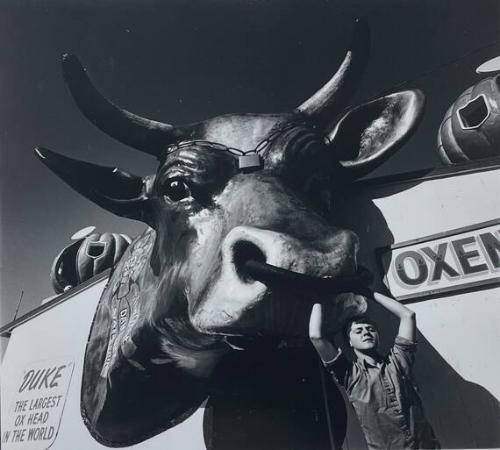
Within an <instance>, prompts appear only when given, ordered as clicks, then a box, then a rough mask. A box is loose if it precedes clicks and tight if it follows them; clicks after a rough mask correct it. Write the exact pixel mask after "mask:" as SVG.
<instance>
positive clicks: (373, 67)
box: [0, 0, 500, 325]
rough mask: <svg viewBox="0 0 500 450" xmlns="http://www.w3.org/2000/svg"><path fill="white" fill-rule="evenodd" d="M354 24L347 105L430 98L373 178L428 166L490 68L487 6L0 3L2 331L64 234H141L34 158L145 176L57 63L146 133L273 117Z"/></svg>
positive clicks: (292, 101)
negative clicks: (365, 43)
mask: <svg viewBox="0 0 500 450" xmlns="http://www.w3.org/2000/svg"><path fill="white" fill-rule="evenodd" d="M97 5H98V6H97ZM355 17H361V18H363V19H364V20H365V21H366V22H368V24H369V26H370V28H371V31H372V57H371V62H370V65H369V66H368V70H367V73H366V76H365V78H364V80H363V84H362V86H361V87H360V90H359V93H358V95H357V99H356V101H362V100H363V99H366V98H368V97H371V96H372V95H374V94H376V93H379V92H383V91H389V90H390V89H391V88H393V87H394V86H397V85H399V84H400V83H404V82H407V83H406V84H405V85H404V86H403V87H401V88H402V89H403V88H407V87H417V88H420V89H422V90H423V91H424V92H425V94H426V96H427V105H426V112H425V116H424V120H423V122H422V124H421V126H420V128H419V130H418V131H417V133H416V134H415V136H414V138H413V139H412V140H411V141H410V142H409V143H408V144H407V145H406V146H404V147H403V148H402V149H401V150H400V151H399V153H398V154H397V155H396V156H394V157H393V159H392V160H391V161H389V162H388V163H387V164H386V165H385V166H384V167H382V168H380V169H379V170H378V172H377V174H379V175H380V174H385V173H395V172H406V171H411V170H415V169H418V168H424V167H435V166H438V165H440V163H439V160H438V158H437V153H436V149H435V141H436V133H437V129H438V127H439V124H440V122H441V119H442V117H443V115H444V113H445V111H446V109H447V108H448V106H449V105H450V104H451V103H452V102H453V101H454V100H455V99H456V98H457V97H458V95H459V94H460V93H461V92H462V91H463V90H465V89H466V88H467V87H468V86H470V85H472V84H474V83H475V82H477V81H478V80H479V79H480V78H481V76H478V75H476V74H475V72H474V69H475V68H476V67H477V66H478V65H479V64H480V63H482V62H484V61H486V60H487V59H489V58H492V57H494V56H498V55H500V44H498V43H496V44H493V45H488V44H491V43H495V42H496V41H500V20H499V19H500V2H498V0H474V1H459V0H398V1H395V0H393V1H387V0H384V1H383V0H363V1H362V0H355V1H350V0H344V1H326V0H300V1H299V0H245V1H236V0H210V1H208V0H205V1H200V0H197V1H196V0H182V1H181V0H168V1H167V0H161V1H160V0H114V1H111V0H101V1H89V0H60V1H59V0H58V1H43V0H37V1H26V0H10V1H6V0H4V1H2V2H1V4H0V151H1V159H0V164H1V166H0V170H1V173H0V183H1V184H0V195H1V204H0V206H1V210H0V212H1V222H0V225H1V228H0V229H1V236H0V256H1V267H0V270H1V272H0V277H1V278H0V282H1V299H0V300H1V303H0V306H1V309H0V325H3V324H5V323H7V322H9V321H10V320H12V318H13V315H14V311H15V307H16V304H17V300H18V298H19V296H20V293H21V291H23V290H24V299H23V302H22V304H21V308H20V314H24V313H26V312H28V311H29V310H30V309H32V308H34V307H35V306H38V305H39V304H40V301H41V299H42V298H44V297H47V296H49V295H52V293H53V292H52V289H51V287H50V281H49V272H50V267H51V264H52V260H53V258H54V256H55V255H56V254H57V253H58V251H59V250H60V249H62V248H63V247H64V246H65V245H66V244H67V243H68V242H69V239H70V236H71V235H72V234H73V233H74V232H75V231H76V230H78V229H80V228H82V227H84V226H86V225H95V226H97V228H98V230H99V231H114V232H125V233H129V234H131V235H135V234H137V233H138V232H139V231H140V230H141V229H143V227H144V226H143V225H142V224H140V223H135V222H132V221H127V220H125V219H121V218H118V217H115V216H113V215H111V214H110V213H108V212H106V211H104V210H101V209H100V208H99V207H97V206H94V205H93V204H92V203H90V202H89V201H87V200H86V199H84V198H83V197H80V196H79V195H78V194H77V193H76V192H74V191H72V190H71V189H70V188H69V187H67V186H66V185H65V184H63V183H62V182H61V181H60V180H59V179H58V178H56V177H55V176H54V175H52V173H51V172H49V170H48V169H46V168H45V167H44V166H43V165H42V164H41V163H40V162H38V161H37V160H36V159H35V157H34V155H33V148H34V147H35V146H36V145H43V146H45V147H48V148H50V149H52V150H55V151H58V152H61V153H64V154H66V155H69V156H71V157H75V158H80V159H84V160H89V161H93V162H96V163H100V164H105V165H111V166H114V165H118V166H120V167H122V168H124V169H126V170H129V171H132V172H134V173H137V174H139V175H144V174H147V173H150V172H153V171H154V168H155V164H154V160H153V158H151V157H148V156H146V155H143V154H140V153H139V152H136V151H134V150H132V149H129V148H127V147H125V146H123V145H122V144H119V143H117V142H115V141H113V140H112V139H111V138H109V137H107V136H106V135H104V134H103V133H102V132H100V131H99V130H97V129H96V128H94V127H93V126H92V125H91V124H90V123H89V122H87V121H86V119H85V118H84V117H83V115H82V114H80V112H79V111H78V109H77V108H76V106H75V104H74V103H73V101H72V98H71V97H70V95H69V93H68V91H67V89H66V86H65V84H64V81H63V79H62V75H61V70H60V58H61V55H62V54H63V53H66V52H70V53H75V54H77V55H78V56H79V57H80V59H81V60H82V62H83V63H84V64H85V66H86V67H87V69H88V72H89V74H90V76H91V78H92V79H93V81H94V83H95V85H96V86H98V88H99V89H100V90H101V92H103V93H104V94H105V95H106V96H107V97H108V98H110V99H111V100H113V101H114V102H115V103H118V104H119V105H121V106H123V107H126V108H127V109H129V110H131V111H133V112H135V113H137V114H140V115H143V116H146V117H150V118H154V119H157V120H161V121H165V122H172V123H185V122H194V121H198V120H201V119H204V118H208V117H210V116H214V115H220V114H224V113H229V112H280V111H286V110H290V109H292V108H293V107H295V106H297V105H298V104H300V103H301V102H302V101H303V100H305V99H306V98H307V97H308V96H309V95H311V94H312V93H313V92H314V91H315V90H316V89H318V88H319V87H320V86H321V85H322V84H323V83H324V82H325V81H327V79H328V78H329V77H330V76H331V75H332V74H333V72H334V71H335V70H336V67H337V65H338V64H339V62H340V61H341V60H342V58H343V56H344V51H345V48H346V45H347V44H348V42H349V31H350V29H351V27H352V23H353V19H354V18H355ZM476 49H482V50H480V51H475V50H476ZM462 56H465V57H464V58H461V57H462ZM457 59H458V61H457ZM452 61H455V62H453V63H451V64H449V63H450V62H452ZM483 77H484V76H483Z"/></svg>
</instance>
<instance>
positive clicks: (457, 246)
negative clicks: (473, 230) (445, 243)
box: [451, 236, 488, 275]
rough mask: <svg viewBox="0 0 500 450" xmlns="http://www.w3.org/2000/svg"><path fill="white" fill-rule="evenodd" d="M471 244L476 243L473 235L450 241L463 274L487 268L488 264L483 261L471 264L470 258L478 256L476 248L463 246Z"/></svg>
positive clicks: (482, 270)
mask: <svg viewBox="0 0 500 450" xmlns="http://www.w3.org/2000/svg"><path fill="white" fill-rule="evenodd" d="M471 244H476V245H477V242H476V239H475V238H474V237H473V236H469V237H465V238H462V239H456V240H453V241H451V245H452V246H453V250H455V254H456V255H457V258H458V262H459V263H460V267H461V268H462V270H463V272H464V274H465V275H471V274H474V273H478V272H484V271H487V270H488V266H487V265H486V264H484V263H482V264H477V265H475V266H473V265H471V262H470V260H471V259H475V258H478V257H479V256H480V255H479V252H478V251H477V249H471V250H466V249H465V246H467V245H471Z"/></svg>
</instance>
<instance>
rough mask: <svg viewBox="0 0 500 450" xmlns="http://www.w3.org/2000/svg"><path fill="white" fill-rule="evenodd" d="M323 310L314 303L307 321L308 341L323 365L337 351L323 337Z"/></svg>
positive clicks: (335, 354)
mask: <svg viewBox="0 0 500 450" xmlns="http://www.w3.org/2000/svg"><path fill="white" fill-rule="evenodd" d="M322 326H323V309H322V306H321V304H320V303H315V304H314V305H313V308H312V311H311V317H310V319H309V339H311V342H312V344H313V345H314V348H315V349H316V351H317V352H318V354H319V356H320V358H321V359H322V361H323V362H324V363H327V362H329V361H332V360H333V359H334V358H335V357H336V356H337V354H338V353H339V350H338V349H337V347H335V346H334V345H333V344H332V343H331V342H330V341H329V340H328V339H326V338H325V337H324V336H323V332H322Z"/></svg>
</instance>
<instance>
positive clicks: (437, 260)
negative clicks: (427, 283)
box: [421, 242, 460, 281]
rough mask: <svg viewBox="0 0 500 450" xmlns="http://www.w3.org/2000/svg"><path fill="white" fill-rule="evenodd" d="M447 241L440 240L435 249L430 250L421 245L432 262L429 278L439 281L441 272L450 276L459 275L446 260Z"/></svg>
mask: <svg viewBox="0 0 500 450" xmlns="http://www.w3.org/2000/svg"><path fill="white" fill-rule="evenodd" d="M447 249H448V243H447V242H442V243H441V244H439V245H438V246H437V251H434V250H432V249H431V248H430V247H423V248H422V249H421V250H422V252H424V254H425V255H427V256H428V257H429V258H430V259H431V261H432V262H433V263H434V270H433V271H432V275H431V280H432V281H439V280H440V279H441V276H442V275H443V274H445V275H448V276H449V277H450V278H456V277H459V276H460V274H459V273H458V272H457V271H456V270H455V269H454V268H453V267H451V266H450V265H449V264H448V263H447V262H446V261H445V257H446V250H447Z"/></svg>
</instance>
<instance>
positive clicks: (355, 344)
mask: <svg viewBox="0 0 500 450" xmlns="http://www.w3.org/2000/svg"><path fill="white" fill-rule="evenodd" d="M378 341H379V337H378V331H377V329H376V328H375V325H373V324H371V323H365V322H353V323H352V324H351V329H350V330H349V344H350V345H351V347H352V348H354V349H356V350H360V351H367V350H376V349H377V347H378Z"/></svg>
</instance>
